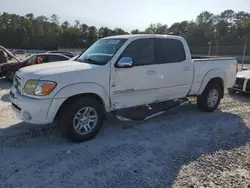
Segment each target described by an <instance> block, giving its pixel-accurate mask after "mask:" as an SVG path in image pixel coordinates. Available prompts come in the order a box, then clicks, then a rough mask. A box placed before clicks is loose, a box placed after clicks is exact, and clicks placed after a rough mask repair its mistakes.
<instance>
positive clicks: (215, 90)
mask: <svg viewBox="0 0 250 188" xmlns="http://www.w3.org/2000/svg"><path fill="white" fill-rule="evenodd" d="M222 89H223V88H222V87H221V86H220V85H218V84H214V83H211V84H209V85H208V86H207V87H206V89H205V90H204V91H203V93H202V94H201V95H200V96H198V97H197V106H198V108H199V109H201V110H203V111H205V112H213V111H214V110H215V109H216V108H217V107H218V106H219V104H220V100H221V98H222Z"/></svg>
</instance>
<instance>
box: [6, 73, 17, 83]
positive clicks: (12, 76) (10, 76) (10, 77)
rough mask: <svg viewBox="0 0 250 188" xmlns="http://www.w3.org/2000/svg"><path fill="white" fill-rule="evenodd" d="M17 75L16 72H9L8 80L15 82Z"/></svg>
mask: <svg viewBox="0 0 250 188" xmlns="http://www.w3.org/2000/svg"><path fill="white" fill-rule="evenodd" d="M15 73H16V71H9V72H7V74H6V78H7V80H9V81H11V82H13V80H14V77H15Z"/></svg>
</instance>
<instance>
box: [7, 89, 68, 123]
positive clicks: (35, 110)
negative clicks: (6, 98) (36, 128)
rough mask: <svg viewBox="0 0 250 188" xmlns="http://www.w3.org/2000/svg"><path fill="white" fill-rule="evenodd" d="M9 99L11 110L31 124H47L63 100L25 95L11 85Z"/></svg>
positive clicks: (51, 120)
mask: <svg viewBox="0 0 250 188" xmlns="http://www.w3.org/2000/svg"><path fill="white" fill-rule="evenodd" d="M10 101H11V106H12V109H13V111H14V112H15V114H16V115H17V116H18V117H19V118H20V119H22V120H23V121H25V122H27V123H31V124H49V123H52V122H53V121H54V117H55V114H56V112H57V110H58V109H59V107H60V105H61V104H62V102H63V101H64V100H62V99H61V100H53V99H34V98H30V97H26V96H23V95H21V94H20V92H18V91H17V90H16V88H15V87H14V86H12V88H11V90H10ZM50 109H53V111H51V110H50Z"/></svg>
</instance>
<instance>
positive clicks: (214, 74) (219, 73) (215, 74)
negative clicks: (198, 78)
mask: <svg viewBox="0 0 250 188" xmlns="http://www.w3.org/2000/svg"><path fill="white" fill-rule="evenodd" d="M225 77H226V74H225V72H224V71H223V70H222V69H212V70H210V71H208V72H207V74H206V75H205V76H204V78H203V81H202V82H201V86H200V89H199V91H198V93H197V95H201V94H202V92H203V91H204V89H205V88H206V86H207V84H208V82H209V81H210V80H211V79H213V78H221V79H222V83H223V85H225V83H224V82H225V80H226V79H225Z"/></svg>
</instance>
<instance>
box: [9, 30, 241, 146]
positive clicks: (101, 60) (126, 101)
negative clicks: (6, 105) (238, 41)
mask: <svg viewBox="0 0 250 188" xmlns="http://www.w3.org/2000/svg"><path fill="white" fill-rule="evenodd" d="M236 63H237V62H236V60H235V59H233V58H211V59H202V58H201V59H193V60H192V58H191V54H190V51H189V47H188V45H187V43H186V41H185V40H184V39H183V38H182V37H178V36H168V35H124V36H112V37H107V38H103V39H100V40H99V41H97V42H96V43H94V44H93V45H92V46H91V47H90V48H88V49H87V50H86V51H85V52H84V53H83V54H81V55H80V56H79V57H78V58H76V59H75V61H65V62H58V63H51V64H43V65H37V66H32V67H26V68H23V69H21V70H19V71H18V72H17V73H16V78H15V82H14V85H13V87H12V88H11V91H10V96H11V101H12V107H13V109H14V111H15V112H16V113H17V115H18V116H19V117H20V118H21V119H23V120H24V121H26V122H28V123H32V124H48V123H51V122H53V121H54V120H55V119H58V120H59V128H60V130H61V132H62V134H63V135H65V136H66V137H67V138H68V139H70V140H72V141H77V142H81V141H86V140H89V139H91V138H93V137H95V136H96V134H97V133H98V132H99V130H100V128H101V125H102V122H103V119H104V116H105V115H106V114H107V113H110V112H112V113H114V112H118V111H119V110H122V109H125V108H130V107H135V106H140V105H145V104H151V103H155V102H161V101H170V100H174V99H179V98H184V97H187V96H197V105H198V107H199V108H200V109H201V110H204V111H206V112H212V111H214V110H215V109H216V108H217V107H218V105H219V103H220V100H221V98H223V95H224V88H229V87H232V86H233V83H234V81H235V76H236Z"/></svg>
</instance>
